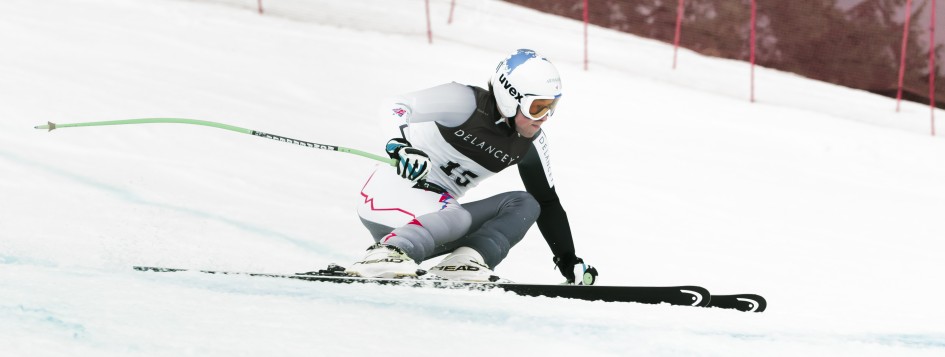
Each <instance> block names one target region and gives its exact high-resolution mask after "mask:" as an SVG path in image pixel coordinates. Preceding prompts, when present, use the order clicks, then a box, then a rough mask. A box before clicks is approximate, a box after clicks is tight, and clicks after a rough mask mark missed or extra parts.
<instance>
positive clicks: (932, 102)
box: [929, 0, 936, 136]
mask: <svg viewBox="0 0 945 357" xmlns="http://www.w3.org/2000/svg"><path fill="white" fill-rule="evenodd" d="M931 17H932V19H931V20H930V21H929V23H930V24H931V26H930V27H929V107H931V108H929V109H930V111H931V112H932V114H931V115H932V118H931V121H932V136H935V74H936V73H935V0H932V15H931Z"/></svg>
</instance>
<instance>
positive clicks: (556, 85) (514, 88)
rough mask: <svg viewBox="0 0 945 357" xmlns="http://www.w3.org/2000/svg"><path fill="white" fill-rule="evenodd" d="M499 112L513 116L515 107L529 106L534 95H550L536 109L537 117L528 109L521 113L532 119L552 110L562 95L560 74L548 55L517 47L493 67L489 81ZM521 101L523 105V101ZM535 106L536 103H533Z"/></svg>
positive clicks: (506, 115) (507, 116)
mask: <svg viewBox="0 0 945 357" xmlns="http://www.w3.org/2000/svg"><path fill="white" fill-rule="evenodd" d="M490 84H491V85H492V91H493V95H495V100H496V105H497V106H498V108H499V113H500V114H502V116H503V117H506V118H510V117H514V116H515V113H516V109H517V108H518V107H519V106H522V108H528V107H530V105H531V103H532V100H533V99H535V98H543V99H551V101H548V102H551V104H550V105H545V106H543V107H542V108H543V109H544V110H537V109H536V113H534V114H540V115H537V118H536V117H533V116H532V115H529V110H522V113H523V114H525V115H526V116H528V117H530V118H531V119H535V120H537V119H541V117H543V116H545V115H546V114H547V115H551V114H552V113H554V106H555V105H556V104H557V102H558V98H560V97H561V76H560V75H559V74H558V69H557V68H555V66H554V65H553V64H551V62H550V61H548V59H546V58H544V57H542V56H541V55H540V54H538V53H537V52H535V51H533V50H529V49H520V50H518V51H515V53H513V54H511V55H509V56H508V57H506V58H505V59H504V60H502V62H499V66H498V67H496V69H495V74H493V75H492V79H491V81H490ZM523 104H524V105H523ZM536 107H537V104H536Z"/></svg>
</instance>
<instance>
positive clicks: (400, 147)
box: [387, 138, 431, 182]
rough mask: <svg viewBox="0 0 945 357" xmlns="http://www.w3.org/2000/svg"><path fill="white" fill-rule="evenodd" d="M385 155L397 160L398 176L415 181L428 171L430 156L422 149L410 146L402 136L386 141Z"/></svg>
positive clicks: (424, 176) (423, 176)
mask: <svg viewBox="0 0 945 357" xmlns="http://www.w3.org/2000/svg"><path fill="white" fill-rule="evenodd" d="M387 155H389V156H390V158H391V159H395V160H397V174H398V175H400V177H403V178H405V179H408V180H410V181H412V182H417V181H419V180H422V179H424V178H426V177H427V174H428V173H430V165H431V164H430V157H429V156H427V153H425V152H423V150H420V149H417V148H414V147H412V146H410V142H409V141H407V140H405V139H402V138H393V139H390V140H389V141H388V142H387Z"/></svg>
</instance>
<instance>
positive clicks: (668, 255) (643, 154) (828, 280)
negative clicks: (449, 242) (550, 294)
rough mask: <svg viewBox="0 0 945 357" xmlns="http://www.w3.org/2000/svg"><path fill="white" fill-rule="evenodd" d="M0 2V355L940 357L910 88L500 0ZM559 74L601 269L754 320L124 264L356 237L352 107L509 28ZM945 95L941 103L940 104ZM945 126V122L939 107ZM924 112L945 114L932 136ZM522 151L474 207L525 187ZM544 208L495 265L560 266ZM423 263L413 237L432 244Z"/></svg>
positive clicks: (568, 162) (944, 191)
mask: <svg viewBox="0 0 945 357" xmlns="http://www.w3.org/2000/svg"><path fill="white" fill-rule="evenodd" d="M431 3H432V6H431V11H432V15H433V19H434V23H433V25H434V35H435V38H434V44H433V45H429V44H427V41H426V33H425V26H424V25H425V22H424V21H425V19H424V18H423V11H424V8H423V2H422V1H419V0H387V1H381V0H362V1H338V0H334V1H331V0H309V1H301V0H281V1H267V2H264V5H265V6H266V11H267V13H266V15H265V16H259V15H258V14H257V13H256V12H255V1H251V0H242V1H237V0H218V1H182V0H139V1H118V0H46V1H30V0H5V1H2V2H0V49H2V52H0V78H2V80H0V355H4V356H58V355H94V356H112V355H121V356H125V355H147V356H180V355H201V356H206V355H213V356H241V355H253V356H256V355H282V356H295V355H298V356H301V355H305V356H311V355H326V356H330V355H367V354H377V353H387V354H394V355H408V354H409V355H415V356H432V355H441V354H450V355H460V356H473V355H485V354H490V355H493V354H503V355H505V354H527V355H566V354H578V353H580V354H584V355H591V356H625V355H653V356H674V355H725V356H730V355H744V356H757V355H766V356H771V355H783V356H796V355H824V356H836V355H851V356H864V355H875V356H888V355H896V356H900V355H915V356H939V355H942V354H943V353H945V324H942V321H945V308H942V306H941V304H939V303H938V302H937V300H936V299H937V298H939V297H940V296H942V295H945V288H943V287H942V285H940V283H939V285H936V282H938V281H941V280H942V279H941V276H942V273H941V272H942V271H945V262H943V260H942V253H943V251H945V243H943V241H945V140H942V138H941V137H931V136H929V135H928V127H929V109H928V107H927V106H926V105H921V104H916V103H908V102H904V103H903V106H902V111H901V112H900V113H896V112H895V111H894V108H895V103H894V102H893V101H892V100H890V99H887V98H883V97H879V96H875V95H872V94H869V93H866V92H862V91H854V90H850V89H846V88H842V87H837V86H833V85H828V84H824V83H819V82H813V81H809V80H806V79H804V78H800V77H798V76H795V75H791V74H787V73H781V72H777V71H772V70H767V69H762V68H759V69H757V72H756V74H757V76H758V83H757V93H756V96H757V98H758V101H757V102H756V103H753V104H752V103H749V102H748V100H747V98H748V83H747V76H748V66H747V65H746V64H745V63H741V62H736V61H729V60H720V59H714V58H707V57H702V56H699V55H697V54H695V53H692V52H688V51H682V52H681V53H680V63H679V68H678V69H677V70H676V71H673V70H671V69H670V63H671V58H672V57H671V56H672V48H671V47H670V46H667V45H665V44H662V43H658V42H655V41H650V40H646V39H640V38H636V37H633V36H629V35H626V34H621V33H617V32H613V31H609V30H604V29H600V28H591V60H592V62H591V68H590V71H587V72H585V71H583V68H582V65H583V63H582V60H583V58H582V56H581V55H582V47H581V46H582V45H581V42H580V41H581V38H582V33H581V25H580V24H579V23H575V22H573V21H570V20H564V19H560V18H557V17H554V16H549V15H545V14H541V13H538V12H534V11H532V10H528V9H524V8H520V7H516V6H512V5H509V4H505V3H502V2H498V1H491V0H481V1H459V2H458V4H457V9H456V12H455V14H454V23H453V24H452V25H449V26H448V25H446V18H447V16H448V12H449V1H446V0H438V1H437V0H434V1H431ZM520 47H528V48H534V49H537V50H539V51H541V52H543V53H544V54H545V55H546V56H548V57H549V58H551V59H552V60H553V61H554V62H555V63H556V64H557V66H558V68H559V69H560V71H561V72H562V78H563V81H564V82H563V83H564V90H565V96H564V100H563V101H562V105H561V106H560V107H559V110H558V112H557V113H556V116H555V117H554V118H553V119H552V120H551V121H550V122H549V123H548V124H547V126H546V130H547V132H548V134H549V136H550V138H551V140H552V143H553V144H552V145H553V150H554V157H555V159H554V163H553V167H554V174H555V181H556V183H557V190H558V193H559V195H560V196H561V197H562V200H563V201H564V204H565V207H566V208H567V209H568V212H569V218H570V220H571V225H572V227H573V230H574V235H575V239H576V245H577V251H578V255H579V256H581V257H583V258H585V259H586V260H587V261H588V262H589V263H590V264H593V265H595V266H596V267H598V269H599V270H600V272H601V274H602V275H601V277H600V281H601V284H608V285H624V284H626V285H644V284H655V285H677V284H698V285H702V286H705V287H707V288H709V289H710V290H712V291H713V292H716V293H740V292H756V293H761V294H764V295H765V296H766V297H767V298H768V301H769V307H768V311H767V312H765V313H763V314H743V313H737V312H732V311H721V310H715V309H693V308H680V307H669V306H662V305H659V306H653V305H636V304H615V303H600V302H580V301H570V300H553V299H542V298H523V297H517V296H513V295H509V294H504V293H498V292H496V293H476V292H465V291H424V290H416V289H408V288H389V287H373V286H337V285H332V284H313V283H306V282H296V281H281V280H276V279H260V278H247V277H233V276H212V275H202V274H196V273H194V274H191V273H179V274H150V273H140V272H134V271H132V270H131V269H130V266H132V265H160V266H173V267H191V268H208V269H221V270H239V271H259V272H296V271H307V270H312V269H313V268H317V267H321V266H324V265H325V264H327V263H329V262H339V263H347V262H351V261H354V260H356V259H358V258H359V257H360V256H361V254H362V251H363V249H364V248H366V247H367V246H368V245H369V243H370V242H371V240H370V238H369V237H368V236H367V234H366V231H365V230H364V229H363V228H362V227H361V225H360V223H359V221H358V219H357V216H356V214H355V212H354V207H355V205H356V204H357V200H358V199H360V196H359V195H358V190H359V189H360V185H361V184H362V183H363V180H364V179H365V178H366V175H367V174H368V173H370V172H371V170H372V169H373V167H374V163H373V162H372V161H370V160H368V159H364V158H360V157H356V156H351V155H346V154H340V153H331V152H326V151H317V150H311V149H307V148H302V147H298V146H292V145H287V144H285V143H279V142H275V141H271V140H263V139H260V138H256V137H253V136H250V135H242V134H237V133H233V132H228V131H223V130H219V129H213V128H207V127H199V126H189V125H178V124H148V125H128V126H111V127H92V128H64V129H58V130H56V131H53V132H51V133H46V132H43V131H39V130H35V129H33V126H35V125H38V124H42V123H45V122H46V121H53V122H59V123H69V122H81V121H99V120H115V119H126V118H145V117H183V118H196V119H203V120H211V121H218V122H223V123H227V124H231V125H237V126H241V127H246V128H251V129H256V130H261V131H265V132H269V133H273V134H278V135H284V136H289V137H292V138H297V139H302V140H309V141H314V142H318V143H326V144H334V145H342V146H347V147H352V148H359V149H363V150H368V151H375V152H380V145H383V144H382V143H383V141H378V138H377V137H376V132H377V129H376V126H375V124H374V116H373V115H374V108H375V107H376V105H377V104H378V103H379V102H380V100H381V99H382V98H383V97H384V96H386V95H390V94H396V93H400V92H405V91H411V90H416V89H421V88H425V87H429V86H433V85H436V84H440V83H443V82H447V81H457V82H460V83H466V84H475V85H480V86H484V85H485V82H486V80H487V78H488V77H489V75H490V73H491V70H492V69H493V68H494V66H495V63H497V62H498V61H499V60H500V59H501V58H502V57H503V56H505V55H506V54H507V53H508V52H510V51H512V50H514V49H516V48H520ZM943 114H945V113H943V112H942V111H938V112H937V113H936V115H937V116H938V117H939V118H943V117H945V115H943ZM939 126H940V127H945V125H941V124H940V125H939ZM940 131H941V130H940ZM520 188H521V183H520V182H519V181H518V178H517V176H516V173H515V172H514V170H507V171H506V172H503V173H502V174H499V175H497V176H495V177H494V178H493V179H492V180H490V181H487V182H486V183H484V184H483V185H481V186H480V187H479V188H477V189H476V190H473V191H471V192H470V194H469V195H467V197H466V198H465V200H467V201H471V200H475V199H479V198H484V197H487V196H489V195H491V194H494V193H497V192H500V191H507V190H515V189H520ZM550 260H551V255H550V252H549V250H548V248H547V247H546V245H545V243H544V241H543V240H542V238H541V236H540V234H539V233H538V231H537V230H532V231H531V232H529V234H528V236H526V238H525V240H524V241H523V242H522V243H521V244H519V245H518V246H516V248H515V249H513V251H512V253H511V254H510V256H509V257H508V258H507V259H506V261H505V262H504V263H503V264H502V265H500V266H499V267H498V268H497V269H496V271H497V273H499V274H500V275H502V276H503V277H506V278H509V279H512V280H516V281H527V282H545V283H556V282H558V281H560V276H559V275H558V273H557V272H556V271H554V270H553V265H552V264H551V261H550ZM433 263H435V261H428V262H426V263H424V264H423V265H424V266H430V265H432V264H433Z"/></svg>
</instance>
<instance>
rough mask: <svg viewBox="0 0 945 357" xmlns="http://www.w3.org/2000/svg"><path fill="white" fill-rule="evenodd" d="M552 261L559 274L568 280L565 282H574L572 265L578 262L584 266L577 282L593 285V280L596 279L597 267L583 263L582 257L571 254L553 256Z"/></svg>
mask: <svg viewBox="0 0 945 357" xmlns="http://www.w3.org/2000/svg"><path fill="white" fill-rule="evenodd" d="M554 262H555V266H557V267H558V271H560V272H561V275H563V276H564V278H565V279H567V280H568V281H567V282H566V283H565V284H575V282H574V281H575V278H576V277H575V276H574V266H575V265H578V264H581V265H582V267H583V268H584V274H583V276H582V277H581V281H579V282H578V283H577V284H579V285H594V282H596V281H597V268H594V267H592V266H590V265H586V264H584V259H581V258H578V257H576V256H574V255H571V256H568V257H554Z"/></svg>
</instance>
